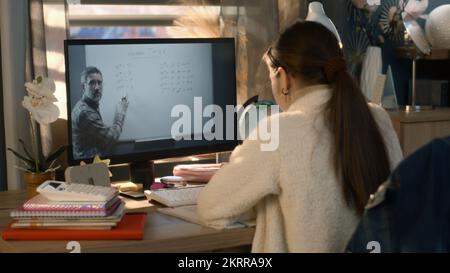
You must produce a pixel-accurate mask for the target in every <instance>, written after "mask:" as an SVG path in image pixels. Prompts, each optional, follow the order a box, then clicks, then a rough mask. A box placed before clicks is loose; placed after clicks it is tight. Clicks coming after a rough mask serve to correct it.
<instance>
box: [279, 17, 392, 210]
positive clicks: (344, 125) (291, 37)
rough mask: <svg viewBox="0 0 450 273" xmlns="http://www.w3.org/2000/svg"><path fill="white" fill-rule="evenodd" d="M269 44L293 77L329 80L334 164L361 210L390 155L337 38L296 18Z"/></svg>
mask: <svg viewBox="0 0 450 273" xmlns="http://www.w3.org/2000/svg"><path fill="white" fill-rule="evenodd" d="M273 49H274V50H273V52H272V54H273V58H275V59H276V60H278V61H279V62H280V63H281V64H283V66H285V67H286V68H287V71H289V72H290V73H291V74H292V75H293V76H294V77H297V76H298V77H300V78H301V79H302V80H304V81H305V82H307V83H309V84H311V85H313V84H329V85H331V86H332V88H333V92H332V95H331V99H330V100H329V101H328V104H327V105H326V113H325V114H326V117H325V118H326V121H327V124H328V126H329V128H330V131H331V133H332V135H333V139H332V141H333V147H334V154H333V161H334V167H335V170H336V173H337V174H338V175H339V176H340V177H341V180H342V190H343V193H344V197H345V200H346V202H347V204H349V206H353V207H355V208H356V210H357V211H358V212H359V213H362V212H363V210H364V206H365V205H366V203H367V201H368V199H369V197H370V194H372V193H374V192H375V191H376V189H377V187H378V186H379V185H380V184H381V183H382V182H383V181H385V180H386V178H387V177H388V175H389V173H390V167H389V158H388V154H387V151H386V147H385V144H384V141H383V138H382V136H381V133H380V131H379V128H378V126H377V123H376V122H375V119H374V118H373V116H372V113H371V110H370V108H369V106H368V104H367V101H366V99H365V97H364V95H363V94H362V92H361V90H360V88H359V86H358V83H357V82H356V80H355V79H354V78H353V76H351V75H350V74H349V73H348V72H347V71H346V67H345V61H344V59H343V54H342V50H341V48H340V47H339V44H338V40H337V39H336V37H335V36H334V34H333V33H332V32H330V31H329V30H328V29H327V28H326V27H324V26H323V25H321V24H318V23H314V22H301V21H299V22H296V23H295V24H293V25H292V26H290V27H289V28H287V29H286V30H285V31H284V32H283V33H282V34H281V35H280V38H279V39H278V40H277V41H276V43H275V45H274V47H273ZM300 141H301V140H300Z"/></svg>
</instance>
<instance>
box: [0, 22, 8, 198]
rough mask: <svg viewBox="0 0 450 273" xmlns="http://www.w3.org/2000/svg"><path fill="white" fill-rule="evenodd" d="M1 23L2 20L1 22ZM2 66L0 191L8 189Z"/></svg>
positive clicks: (0, 74) (0, 81)
mask: <svg viewBox="0 0 450 273" xmlns="http://www.w3.org/2000/svg"><path fill="white" fill-rule="evenodd" d="M0 16H1V14H0ZM0 22H1V20H0ZM1 59H2V48H1V37H0V60H1ZM1 71H2V64H1V62H0V191H5V190H6V189H7V187H6V186H7V185H6V181H7V180H6V149H5V123H4V120H3V79H2V73H1Z"/></svg>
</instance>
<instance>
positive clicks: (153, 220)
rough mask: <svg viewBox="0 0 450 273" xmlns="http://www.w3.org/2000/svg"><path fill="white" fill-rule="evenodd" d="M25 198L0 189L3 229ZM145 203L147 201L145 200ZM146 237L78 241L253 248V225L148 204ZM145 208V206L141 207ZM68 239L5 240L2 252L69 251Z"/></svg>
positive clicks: (159, 248)
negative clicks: (171, 212) (215, 223)
mask: <svg viewBox="0 0 450 273" xmlns="http://www.w3.org/2000/svg"><path fill="white" fill-rule="evenodd" d="M25 200H26V192H25V191H7V192H0V230H3V229H4V228H5V227H6V226H7V225H8V224H9V223H10V222H11V218H10V217H9V213H10V211H11V210H12V209H15V208H17V207H19V206H20V205H22V204H23V202H24V201H25ZM142 202H143V204H145V203H146V201H145V200H144V201H142ZM133 205H136V203H134V204H133ZM146 209H147V210H148V215H147V218H146V221H147V222H146V224H145V233H144V239H143V240H140V241H132V240H129V241H125V240H122V241H79V243H80V244H81V252H217V251H227V252H228V251H230V252H231V251H250V246H251V243H252V240H253V234H254V228H244V229H229V230H223V231H220V230H215V229H211V228H207V227H203V226H200V225H196V224H192V223H188V222H185V221H183V220H180V219H178V218H175V217H171V216H168V215H164V214H161V213H158V212H156V210H155V208H154V207H153V206H151V205H150V206H147V208H146ZM140 210H142V209H140ZM67 243H68V242H67V241H4V240H2V239H1V238H0V253H1V252H69V250H66V245H67Z"/></svg>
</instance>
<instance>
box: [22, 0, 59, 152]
mask: <svg viewBox="0 0 450 273" xmlns="http://www.w3.org/2000/svg"><path fill="white" fill-rule="evenodd" d="M28 10H29V12H28V14H29V18H28V22H29V27H28V36H29V39H27V43H26V55H25V56H26V58H25V62H26V63H25V79H26V81H27V82H31V81H32V80H33V79H34V78H36V77H37V76H38V75H39V76H43V77H47V76H48V73H47V59H46V47H45V24H44V9H43V3H42V0H29V3H28ZM39 129H40V139H41V147H40V148H41V152H42V153H43V154H44V155H45V156H46V155H48V153H49V152H50V149H51V142H52V136H51V132H50V126H49V125H47V126H42V125H40V126H39Z"/></svg>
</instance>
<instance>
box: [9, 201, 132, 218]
mask: <svg viewBox="0 0 450 273" xmlns="http://www.w3.org/2000/svg"><path fill="white" fill-rule="evenodd" d="M123 207H124V206H123V205H122V200H120V199H117V201H116V203H114V204H113V205H112V206H110V207H109V208H107V209H105V210H49V209H45V210H25V209H24V208H22V207H21V208H18V209H15V210H13V211H11V213H10V216H11V217H12V218H14V219H23V218H90V217H106V216H109V215H111V214H113V213H114V212H116V211H117V209H118V208H119V209H120V208H121V209H122V210H123Z"/></svg>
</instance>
